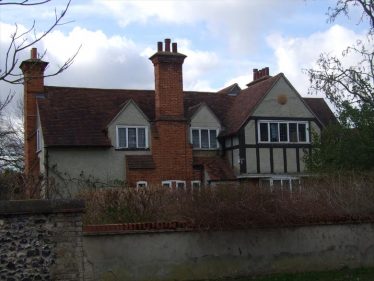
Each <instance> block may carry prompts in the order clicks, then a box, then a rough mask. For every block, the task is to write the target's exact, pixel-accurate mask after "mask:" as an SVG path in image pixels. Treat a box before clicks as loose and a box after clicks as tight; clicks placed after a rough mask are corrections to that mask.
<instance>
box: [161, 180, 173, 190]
mask: <svg viewBox="0 0 374 281" xmlns="http://www.w3.org/2000/svg"><path fill="white" fill-rule="evenodd" d="M161 185H162V187H164V186H165V185H167V186H165V187H167V188H170V189H171V188H172V186H173V185H172V181H170V180H166V181H162V182H161Z"/></svg>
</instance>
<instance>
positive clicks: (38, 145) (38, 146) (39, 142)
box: [36, 128, 42, 152]
mask: <svg viewBox="0 0 374 281" xmlns="http://www.w3.org/2000/svg"><path fill="white" fill-rule="evenodd" d="M41 150H42V136H41V133H40V128H37V129H36V152H39V151H41Z"/></svg>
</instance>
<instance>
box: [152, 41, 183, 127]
mask: <svg viewBox="0 0 374 281" xmlns="http://www.w3.org/2000/svg"><path fill="white" fill-rule="evenodd" d="M170 43H171V40H170V39H165V45H164V46H163V43H162V42H158V43H157V52H156V53H155V54H154V55H153V56H151V57H150V58H149V59H150V60H151V61H152V63H153V65H154V67H155V107H156V108H155V114H156V120H157V119H164V118H166V119H183V118H184V109H183V74H182V65H183V61H184V59H185V58H186V56H185V55H183V54H181V53H178V49H177V43H173V44H172V46H170ZM164 47H165V48H164ZM170 47H171V48H170Z"/></svg>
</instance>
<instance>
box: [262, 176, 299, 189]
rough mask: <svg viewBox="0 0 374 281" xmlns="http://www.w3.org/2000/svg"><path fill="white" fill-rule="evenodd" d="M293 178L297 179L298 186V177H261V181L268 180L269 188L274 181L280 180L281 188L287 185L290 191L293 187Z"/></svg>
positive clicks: (272, 185) (271, 187)
mask: <svg viewBox="0 0 374 281" xmlns="http://www.w3.org/2000/svg"><path fill="white" fill-rule="evenodd" d="M293 180H296V181H299V183H298V187H300V184H301V180H300V178H298V177H272V178H266V179H261V181H268V182H269V187H270V189H273V188H274V181H280V184H281V189H283V187H288V188H289V190H290V191H291V192H293V190H294V188H295V187H294V186H292V181H293Z"/></svg>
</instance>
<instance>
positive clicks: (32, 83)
mask: <svg viewBox="0 0 374 281" xmlns="http://www.w3.org/2000/svg"><path fill="white" fill-rule="evenodd" d="M47 65H48V62H45V61H42V60H41V59H39V58H38V52H37V49H36V48H32V49H31V57H30V59H28V60H25V61H23V62H22V63H21V65H20V68H21V70H22V72H23V76H24V82H23V87H24V96H23V103H24V108H23V112H24V131H25V132H24V136H25V173H26V174H27V175H38V174H39V159H38V156H37V154H36V129H37V128H36V123H37V119H36V118H37V106H36V95H37V94H38V93H43V92H44V70H45V68H46V67H47Z"/></svg>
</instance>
